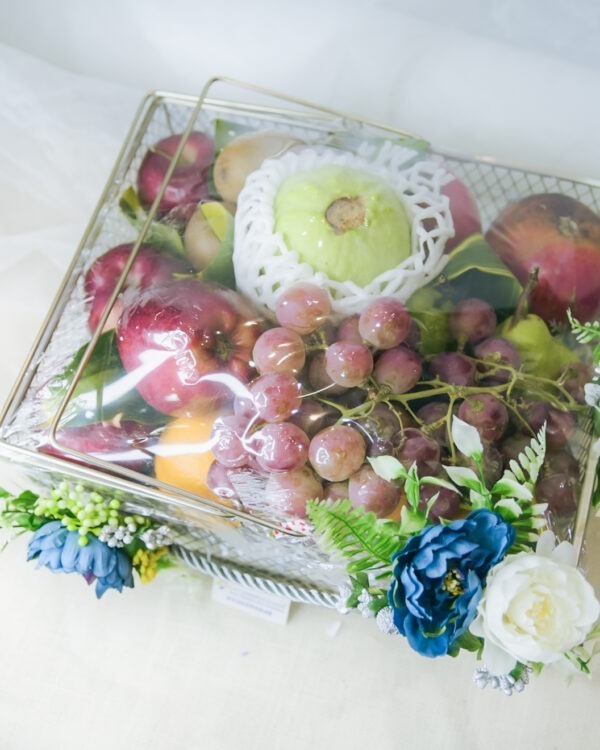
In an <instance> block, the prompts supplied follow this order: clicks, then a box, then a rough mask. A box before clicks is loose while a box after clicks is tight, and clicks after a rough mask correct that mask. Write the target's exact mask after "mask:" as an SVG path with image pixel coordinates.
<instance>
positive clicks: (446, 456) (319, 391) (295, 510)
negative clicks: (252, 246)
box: [208, 283, 580, 520]
mask: <svg viewBox="0 0 600 750" xmlns="http://www.w3.org/2000/svg"><path fill="white" fill-rule="evenodd" d="M275 316H276V320H277V323H278V325H277V326H276V327H273V328H269V329H267V330H266V331H264V332H263V333H262V334H261V335H260V337H259V338H258V340H257V341H256V344H255V346H254V350H253V361H254V366H255V368H256V370H257V371H258V377H257V378H256V379H255V380H253V381H252V382H251V383H250V384H249V386H248V388H247V389H246V391H245V392H244V394H243V395H240V396H237V397H236V399H235V402H234V409H233V414H231V415H228V416H223V417H221V418H219V419H218V420H217V421H216V423H215V425H214V430H213V440H214V444H213V453H214V456H215V459H216V460H215V463H214V464H213V466H212V467H211V470H210V472H209V476H208V483H209V486H210V487H211V489H213V491H214V492H216V493H217V494H219V495H222V496H227V497H232V496H236V494H238V493H237V491H236V477H238V478H239V477H240V476H244V477H246V478H247V477H248V476H255V477H260V478H262V480H263V482H262V484H261V485H260V486H261V492H262V493H264V496H263V498H262V499H263V500H264V502H265V503H266V504H267V505H268V506H269V507H271V508H274V509H278V510H279V511H282V512H283V513H288V514H291V515H294V516H298V517H304V516H305V504H306V501H307V500H309V499H313V498H332V499H335V498H342V497H347V498H349V499H350V501H351V502H352V503H353V504H354V505H355V506H364V507H365V508H366V509H367V510H369V511H373V512H374V513H376V515H378V516H379V517H388V516H390V515H392V514H393V513H394V511H395V510H396V509H397V508H398V507H399V506H400V505H401V502H402V488H401V486H399V485H398V484H397V483H392V482H388V481H386V480H384V479H382V478H381V477H380V476H378V475H377V474H376V473H375V471H374V470H373V468H372V467H371V465H370V464H369V462H368V458H369V457H373V456H378V455H385V454H387V455H393V456H394V457H396V458H397V459H398V460H399V461H400V462H401V463H402V464H403V465H404V466H405V467H406V468H407V469H408V468H410V466H411V465H412V464H413V463H416V466H417V470H418V472H419V475H420V476H443V477H444V478H446V477H445V475H444V472H443V468H442V465H443V464H457V463H464V462H468V459H466V458H465V457H464V456H462V455H461V454H460V453H459V452H457V450H456V449H455V446H454V445H453V444H452V437H451V420H452V416H453V415H454V414H456V415H457V416H458V417H460V419H462V420H463V421H465V422H467V423H469V424H471V425H472V426H473V427H475V428H476V429H477V430H478V432H479V434H480V437H481V439H482V442H483V445H484V455H483V473H484V478H485V481H486V483H487V484H488V485H489V486H491V485H492V484H493V483H494V482H495V481H497V480H498V479H499V478H500V476H501V475H502V473H503V470H504V468H505V467H506V466H507V465H508V462H509V461H510V460H511V459H513V458H515V457H516V456H518V455H519V453H520V452H521V451H522V450H523V448H524V447H525V446H526V445H527V444H528V443H529V441H530V440H531V438H532V437H533V436H534V435H535V434H536V433H537V431H538V430H539V429H540V427H541V426H542V424H543V423H544V422H545V423H546V424H547V447H548V460H547V462H546V465H545V467H544V471H543V473H542V476H541V479H540V481H539V484H538V494H539V500H540V501H546V502H549V503H550V506H551V508H552V510H553V512H555V513H558V514H561V515H565V514H569V513H571V512H572V511H573V509H574V507H575V502H576V491H577V475H578V465H577V461H576V460H575V459H574V458H573V456H572V455H571V454H570V452H569V449H568V443H569V440H570V438H571V437H572V435H573V432H574V430H575V428H576V417H575V414H574V411H573V408H574V407H576V406H577V400H578V398H580V396H579V395H578V393H577V383H578V379H577V377H576V376H575V375H576V374H573V377H571V378H570V379H569V378H567V377H565V378H563V381H564V382H563V383H562V384H561V385H556V386H552V387H548V386H547V384H543V383H542V385H540V388H538V391H537V392H538V393H540V394H541V396H539V397H538V396H536V398H535V399H533V398H531V397H530V396H528V393H530V392H531V376H530V377H527V376H524V375H523V374H522V373H521V371H520V369H519V368H520V356H519V352H518V350H517V349H516V348H515V346H514V345H513V344H512V343H511V342H510V341H508V340H507V339H505V338H501V337H498V336H497V335H495V331H496V327H497V320H496V314H495V312H494V310H493V308H492V307H491V306H490V305H489V304H488V303H487V302H485V301H483V300H481V299H466V300H462V301H461V302H458V303H457V304H456V305H455V306H454V308H453V309H452V311H451V313H450V316H449V330H450V334H451V337H452V341H453V344H452V350H450V351H443V352H440V353H437V354H434V355H431V356H427V357H424V356H422V355H421V353H420V352H419V326H418V324H417V323H416V321H415V320H414V319H413V318H412V317H411V315H410V313H409V311H408V309H407V307H406V306H405V305H404V304H403V303H402V302H400V301H399V300H397V299H395V298H392V297H381V298H379V299H376V300H375V301H373V302H371V303H370V304H368V305H367V306H366V307H365V309H364V310H363V312H362V313H361V314H360V315H354V316H352V317H348V318H346V319H344V320H342V321H338V322H337V324H335V325H334V323H333V316H332V310H331V303H330V300H329V298H328V295H327V293H326V292H325V291H324V290H322V289H320V288H319V287H317V286H315V285H312V284H308V283H302V284H297V285H295V286H293V287H290V288H288V289H287V290H285V291H284V292H283V293H282V294H281V296H280V297H279V300H278V303H277V306H276V309H275ZM542 386H543V387H542ZM544 387H545V388H546V391H544ZM579 390H580V389H579ZM542 396H543V397H542ZM434 493H438V497H437V499H436V500H435V503H434V504H433V506H432V508H431V510H430V516H431V518H432V519H434V520H435V519H439V518H442V517H443V518H453V517H456V515H457V514H458V513H459V512H460V507H459V506H460V500H461V497H460V495H459V493H458V492H453V491H451V490H448V489H441V490H440V488H439V487H436V488H434V487H433V486H431V485H429V486H427V488H426V489H425V487H424V488H423V491H422V503H423V507H425V506H426V505H427V504H428V503H429V501H430V500H431V498H432V497H433V495H434ZM239 499H240V500H241V501H242V503H243V502H244V497H240V498H239Z"/></svg>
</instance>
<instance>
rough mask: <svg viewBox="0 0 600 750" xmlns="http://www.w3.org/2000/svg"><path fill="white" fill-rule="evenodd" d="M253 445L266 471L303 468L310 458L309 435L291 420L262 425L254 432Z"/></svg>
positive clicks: (259, 461) (258, 459) (257, 457)
mask: <svg viewBox="0 0 600 750" xmlns="http://www.w3.org/2000/svg"><path fill="white" fill-rule="evenodd" d="M251 445H252V450H253V452H254V455H255V456H256V459H257V461H258V464H259V466H260V467H262V468H263V469H264V470H265V471H294V470H296V469H301V468H302V467H303V466H304V464H305V463H306V460H307V458H308V445H309V440H308V436H307V435H306V433H305V432H303V431H302V430H301V429H300V428H299V427H297V426H296V425H295V424H292V423H291V422H281V423H277V424H267V425H265V426H264V427H261V428H260V429H259V430H257V431H256V432H255V433H254V434H253V436H252V443H251Z"/></svg>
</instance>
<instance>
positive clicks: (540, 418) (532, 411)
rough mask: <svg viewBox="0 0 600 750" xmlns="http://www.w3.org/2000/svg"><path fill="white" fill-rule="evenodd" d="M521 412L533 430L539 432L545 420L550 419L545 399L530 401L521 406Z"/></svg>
mask: <svg viewBox="0 0 600 750" xmlns="http://www.w3.org/2000/svg"><path fill="white" fill-rule="evenodd" d="M519 414H520V415H521V416H522V417H523V419H524V420H525V422H526V423H527V425H528V426H529V428H530V429H531V431H532V432H534V433H536V434H537V433H538V432H539V431H540V429H541V428H542V425H543V424H544V422H547V421H548V404H547V403H546V402H545V401H528V402H526V403H524V404H522V405H521V406H520V408H519ZM530 439H531V437H530Z"/></svg>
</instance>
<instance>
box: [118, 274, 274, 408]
mask: <svg viewBox="0 0 600 750" xmlns="http://www.w3.org/2000/svg"><path fill="white" fill-rule="evenodd" d="M260 333H261V327H260V324H259V322H258V321H257V319H256V317H255V316H254V315H253V313H252V311H251V310H249V308H248V307H247V305H246V304H245V303H244V302H243V300H242V298H241V297H240V296H239V295H238V294H236V293H235V292H233V291H231V290H230V289H226V288H224V287H220V286H218V285H209V284H207V283H206V282H203V281H201V280H200V279H198V278H195V277H189V278H184V279H178V280H175V281H168V282H165V283H163V284H158V285H154V286H151V287H149V288H148V289H146V290H145V291H144V292H142V293H141V294H140V295H139V296H138V298H137V299H135V300H134V301H133V302H132V303H131V304H130V305H128V306H126V307H125V309H124V310H123V314H122V315H121V318H120V320H119V323H118V326H117V343H118V348H119V354H120V355H121V359H122V361H123V365H124V367H125V369H126V370H127V371H128V372H129V373H130V374H131V376H132V386H135V387H136V388H137V390H138V391H139V393H140V394H141V396H142V398H144V399H145V400H146V401H147V402H148V403H149V404H150V405H151V406H153V407H154V408H155V409H157V410H158V411H160V412H163V413H165V414H185V413H192V412H197V411H203V410H206V409H207V408H211V407H214V406H217V405H219V404H222V403H224V402H225V401H227V400H231V399H233V398H234V396H235V395H236V394H237V395H239V394H243V393H246V392H247V389H246V386H245V384H246V383H247V382H248V381H249V380H250V378H251V377H252V376H253V375H255V372H254V370H253V368H252V365H251V359H252V349H253V347H254V344H255V342H256V339H257V338H258V336H259V335H260Z"/></svg>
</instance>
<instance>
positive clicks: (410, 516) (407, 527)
mask: <svg viewBox="0 0 600 750" xmlns="http://www.w3.org/2000/svg"><path fill="white" fill-rule="evenodd" d="M426 525H427V516H426V514H425V513H423V511H422V510H412V509H411V508H409V507H407V506H406V505H405V506H403V508H402V510H401V511H400V532H401V534H402V535H403V536H406V537H409V536H413V535H414V534H418V533H419V532H420V531H422V529H424V528H425V526H426Z"/></svg>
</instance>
